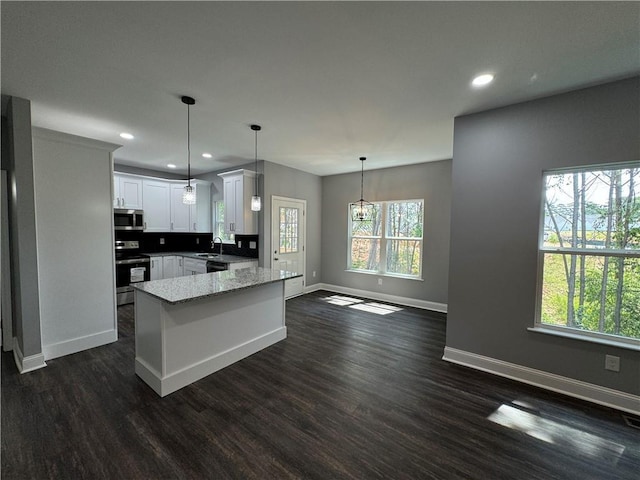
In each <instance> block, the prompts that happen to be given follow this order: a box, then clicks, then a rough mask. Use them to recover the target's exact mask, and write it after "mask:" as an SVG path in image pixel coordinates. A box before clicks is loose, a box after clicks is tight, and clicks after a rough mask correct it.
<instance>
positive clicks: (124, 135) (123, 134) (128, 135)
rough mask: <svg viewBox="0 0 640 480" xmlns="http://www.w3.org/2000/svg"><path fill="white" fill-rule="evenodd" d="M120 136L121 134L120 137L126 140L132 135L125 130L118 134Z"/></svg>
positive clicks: (131, 138)
mask: <svg viewBox="0 0 640 480" xmlns="http://www.w3.org/2000/svg"><path fill="white" fill-rule="evenodd" d="M120 136H121V137H122V138H126V139H127V140H133V135H131V134H130V133H127V132H122V133H121V134H120Z"/></svg>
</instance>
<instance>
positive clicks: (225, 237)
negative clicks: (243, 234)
mask: <svg viewBox="0 0 640 480" xmlns="http://www.w3.org/2000/svg"><path fill="white" fill-rule="evenodd" d="M212 207H213V215H212V217H213V218H212V224H211V232H212V235H213V237H220V238H221V239H222V243H223V244H232V245H235V243H236V242H235V237H234V234H233V233H225V231H224V213H223V214H222V215H221V216H220V215H218V211H219V208H222V211H223V212H224V201H222V200H214V201H213V204H212Z"/></svg>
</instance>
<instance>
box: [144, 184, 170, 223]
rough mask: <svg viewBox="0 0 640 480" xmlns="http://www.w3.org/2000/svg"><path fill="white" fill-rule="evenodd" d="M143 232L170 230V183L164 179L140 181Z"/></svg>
mask: <svg viewBox="0 0 640 480" xmlns="http://www.w3.org/2000/svg"><path fill="white" fill-rule="evenodd" d="M142 199H143V204H142V209H143V210H144V223H145V228H144V231H145V232H170V231H171V184H170V183H169V182H166V181H164V180H149V179H144V180H143V181H142Z"/></svg>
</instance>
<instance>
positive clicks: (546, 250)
mask: <svg viewBox="0 0 640 480" xmlns="http://www.w3.org/2000/svg"><path fill="white" fill-rule="evenodd" d="M627 168H640V163H639V162H624V163H616V164H597V165H589V166H581V167H567V168H558V169H549V170H544V171H543V172H542V181H541V193H542V195H541V199H540V224H539V227H538V245H537V255H538V258H537V273H536V275H537V281H536V304H535V317H534V322H533V323H534V324H533V327H532V328H528V330H529V331H532V332H537V333H547V334H551V335H555V336H560V337H564V338H571V339H575V340H582V341H588V342H593V343H599V344H604V345H610V346H616V347H620V348H626V349H631V350H640V339H636V338H634V337H628V336H624V335H616V334H612V333H606V332H597V331H593V330H586V329H581V328H578V327H572V326H569V325H555V324H550V323H544V322H543V321H542V302H543V287H544V260H545V255H547V254H551V255H576V256H583V255H584V256H585V257H588V256H597V257H609V258H620V257H623V258H640V249H639V250H632V249H626V250H625V249H615V248H607V249H605V248H600V249H598V248H593V247H591V248H587V247H582V248H580V247H578V248H576V247H555V246H554V247H550V246H545V245H544V242H545V212H546V210H545V200H546V179H547V177H549V176H551V175H558V174H573V173H582V172H597V171H607V170H623V169H627Z"/></svg>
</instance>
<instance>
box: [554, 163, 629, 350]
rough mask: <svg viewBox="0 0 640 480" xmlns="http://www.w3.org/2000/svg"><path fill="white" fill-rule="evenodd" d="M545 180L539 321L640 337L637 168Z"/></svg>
mask: <svg viewBox="0 0 640 480" xmlns="http://www.w3.org/2000/svg"><path fill="white" fill-rule="evenodd" d="M545 180H546V199H545V218H544V222H545V234H544V247H545V248H546V249H549V250H548V251H546V252H545V253H544V262H543V265H544V267H543V268H544V272H543V285H542V304H541V322H542V323H546V324H552V325H562V326H568V327H572V328H576V329H582V330H588V331H592V332H599V333H606V334H612V335H620V336H624V337H630V338H640V254H639V252H638V250H640V199H638V198H637V196H636V190H637V184H638V182H640V165H639V166H638V167H637V168H628V167H626V168H618V169H611V170H598V171H590V172H588V171H582V172H571V173H559V174H552V175H548V176H546V178H545ZM566 249H572V250H574V251H572V252H570V253H567V252H566V251H564V250H566ZM575 250H578V251H580V252H582V251H584V252H585V253H586V254H581V253H577V252H575ZM609 252H611V253H609Z"/></svg>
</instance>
